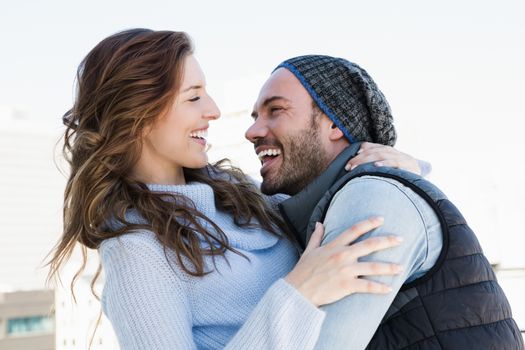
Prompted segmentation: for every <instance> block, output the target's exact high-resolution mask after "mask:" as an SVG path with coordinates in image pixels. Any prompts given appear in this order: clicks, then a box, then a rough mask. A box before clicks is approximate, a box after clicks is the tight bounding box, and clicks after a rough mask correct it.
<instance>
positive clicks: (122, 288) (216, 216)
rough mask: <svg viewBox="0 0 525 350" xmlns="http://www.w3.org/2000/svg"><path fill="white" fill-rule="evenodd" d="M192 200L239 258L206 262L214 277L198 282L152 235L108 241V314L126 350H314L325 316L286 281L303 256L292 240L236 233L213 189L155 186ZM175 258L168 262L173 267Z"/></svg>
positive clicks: (104, 256) (238, 230) (103, 250)
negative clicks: (216, 226) (287, 275)
mask: <svg viewBox="0 0 525 350" xmlns="http://www.w3.org/2000/svg"><path fill="white" fill-rule="evenodd" d="M150 189H151V190H153V191H170V192H177V193H181V194H184V195H186V196H187V197H189V198H191V199H192V200H193V201H194V203H195V204H196V206H197V208H198V209H199V210H200V211H201V212H202V213H204V214H205V215H206V216H208V217H209V218H210V219H211V220H213V221H214V222H215V223H216V224H217V225H218V226H219V227H221V229H222V230H223V231H224V232H225V233H226V235H227V236H228V239H229V243H230V245H231V246H232V247H234V248H236V249H237V250H239V251H240V252H241V253H243V254H244V255H246V256H247V257H248V259H249V260H247V259H246V258H244V257H242V256H239V255H237V254H235V253H232V252H229V251H228V252H226V259H224V258H220V257H219V258H215V266H214V265H213V261H212V258H211V257H207V258H206V266H207V269H208V270H209V271H213V272H211V273H210V274H208V275H206V276H204V277H192V276H190V275H188V274H186V273H184V272H183V271H182V270H181V269H180V267H179V266H178V264H177V261H176V259H175V258H174V253H173V252H172V251H167V256H166V255H165V253H164V249H163V247H162V245H161V244H160V243H159V242H158V240H157V239H156V238H155V236H154V234H153V233H152V232H149V231H138V232H135V233H130V234H126V235H123V236H121V237H118V238H112V239H108V240H105V241H104V242H103V243H102V245H101V247H100V249H99V251H100V255H101V259H102V265H103V268H104V272H105V275H106V282H105V285H104V290H103V293H102V306H103V310H104V313H105V314H106V315H107V316H108V318H109V319H110V320H111V323H112V325H113V328H114V330H115V332H116V334H117V337H118V340H119V344H120V347H121V349H122V350H128V349H141V350H145V349H170V350H171V349H222V348H228V349H301V350H302V349H313V347H314V345H315V343H316V341H317V338H318V337H319V332H320V329H321V324H322V322H323V319H324V312H323V311H321V310H319V309H318V308H316V307H315V306H314V305H313V304H311V303H310V302H309V301H307V300H306V299H304V298H303V296H302V295H301V294H300V293H298V292H297V291H296V290H295V289H294V288H293V287H292V286H290V285H289V284H288V283H286V282H285V281H284V280H283V279H282V277H284V276H285V275H286V274H287V273H288V272H289V271H290V270H291V269H292V267H293V266H294V265H295V263H296V262H297V259H298V254H297V252H296V250H295V249H294V247H293V246H292V245H291V244H290V243H289V242H288V241H286V240H285V239H281V238H278V237H276V236H274V235H272V234H270V233H268V232H265V231H263V230H260V229H245V228H242V229H241V228H239V227H237V226H236V225H235V224H234V223H233V221H232V218H231V216H229V215H227V214H224V213H222V212H219V211H217V210H216V208H215V201H214V196H213V191H212V189H211V187H209V186H208V185H205V184H199V183H191V184H188V185H184V186H163V185H150ZM168 260H169V262H168Z"/></svg>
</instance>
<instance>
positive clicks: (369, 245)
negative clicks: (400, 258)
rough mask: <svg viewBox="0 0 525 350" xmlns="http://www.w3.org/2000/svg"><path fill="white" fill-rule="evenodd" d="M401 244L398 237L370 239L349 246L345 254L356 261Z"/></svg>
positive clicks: (401, 239) (400, 238)
mask: <svg viewBox="0 0 525 350" xmlns="http://www.w3.org/2000/svg"><path fill="white" fill-rule="evenodd" d="M401 242H403V238H402V237H400V236H378V237H370V238H367V239H364V240H362V241H360V242H357V243H354V244H352V245H351V246H349V247H348V248H347V251H346V254H348V255H349V258H350V259H353V260H357V258H360V257H363V256H366V255H369V254H372V253H374V252H377V251H379V250H384V249H388V248H392V247H395V246H398V245H399V244H401Z"/></svg>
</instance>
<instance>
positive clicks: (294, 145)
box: [261, 120, 328, 195]
mask: <svg viewBox="0 0 525 350" xmlns="http://www.w3.org/2000/svg"><path fill="white" fill-rule="evenodd" d="M282 141H283V142H282V143H281V145H282V146H285V145H286V146H287V147H286V150H285V149H284V147H281V149H282V152H283V160H282V163H281V166H280V168H279V169H277V173H276V174H274V175H273V176H271V175H270V174H268V176H266V177H265V178H263V182H262V184H261V191H262V192H263V193H264V194H267V195H272V194H276V193H286V194H289V195H294V194H297V193H299V192H300V191H301V190H302V189H303V188H305V187H306V185H308V184H309V183H310V182H312V181H313V180H314V179H315V178H316V177H318V176H319V175H321V173H322V172H323V171H324V170H325V168H326V166H327V165H328V156H327V154H326V152H325V150H324V149H323V148H322V146H321V144H320V143H319V127H318V125H317V122H316V121H315V120H313V121H312V125H311V127H310V128H308V129H305V130H302V131H300V132H299V133H298V134H296V135H293V136H290V137H286V138H283V140H282Z"/></svg>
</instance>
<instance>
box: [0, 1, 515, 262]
mask: <svg viewBox="0 0 525 350" xmlns="http://www.w3.org/2000/svg"><path fill="white" fill-rule="evenodd" d="M524 18H525V1H523V0H521V1H518V0H515V1H512V0H501V1H498V2H496V1H472V0H463V1H457V0H455V1H452V0H443V1H433V2H429V1H421V0H420V1H330V0H323V1H308V0H305V1H284V0H282V1H274V0H270V1H259V2H253V1H226V0H223V1H201V2H198V1H159V0H150V1H145V0H143V1H140V2H139V1H100V0H96V1H89V2H87V1H52V0H49V1H42V0H41V1H36V0H33V1H23V0H21V1H9V2H8V1H5V0H4V1H2V4H1V5H0V45H1V46H0V114H2V113H4V115H1V116H0V120H2V118H3V117H5V114H6V113H5V111H9V110H13V109H14V110H16V111H18V112H17V113H18V114H19V115H23V116H25V117H26V118H27V119H29V120H30V121H32V122H34V123H35V124H37V125H41V127H42V128H46V129H47V128H49V130H57V129H58V127H59V125H60V123H59V121H60V118H61V116H62V114H63V113H64V112H65V111H66V110H67V109H68V108H70V106H71V103H72V98H73V87H74V76H75V71H76V67H77V65H78V64H79V62H80V61H81V60H82V58H83V57H84V56H85V55H86V54H87V52H88V51H89V50H90V49H91V48H92V47H93V46H94V45H95V44H96V43H98V42H99V41H100V40H101V39H103V38H104V37H106V36H108V35H110V34H113V33H114V32H116V31H119V30H122V29H126V28H131V27H148V28H152V29H170V30H184V31H186V32H188V33H189V34H190V35H191V36H192V38H193V39H194V42H195V46H196V54H197V57H198V59H199V60H200V62H201V65H202V67H203V69H204V71H205V73H206V75H207V79H208V84H209V89H210V92H211V94H212V96H215V97H216V100H217V102H218V104H219V106H220V107H222V110H223V112H235V111H239V110H244V109H249V108H251V106H252V104H253V102H254V99H255V97H256V95H257V89H258V87H259V85H260V84H261V83H262V81H264V79H265V77H266V76H268V74H269V73H270V72H271V70H272V69H273V68H274V67H275V66H276V65H277V64H278V63H279V62H281V61H282V60H284V59H286V58H288V57H291V56H296V55H299V54H307V53H319V54H329V55H335V56H341V57H345V58H347V59H349V60H351V61H354V62H356V63H358V64H360V65H361V66H363V67H364V68H365V69H367V70H368V72H369V73H370V74H371V75H372V77H374V79H375V80H376V82H377V83H378V85H379V86H380V87H381V88H382V90H383V92H384V93H385V95H386V96H387V98H388V99H389V101H390V104H391V106H392V108H393V111H394V116H395V118H396V119H395V120H396V126H397V129H398V134H399V141H398V146H399V147H400V148H401V149H402V150H405V151H407V152H409V153H411V154H414V155H416V156H418V157H420V158H423V159H427V160H429V161H431V162H432V164H433V165H434V174H433V177H432V179H433V180H434V181H436V182H437V183H438V184H443V185H444V186H443V187H444V189H445V192H447V193H448V194H449V196H451V197H452V199H455V200H456V199H457V202H458V204H459V206H460V208H462V209H464V211H465V212H466V214H468V215H467V217H473V218H475V219H474V226H477V228H478V229H479V231H480V232H481V233H480V236H481V237H482V240H484V241H485V242H488V243H487V244H486V247H485V249H486V250H488V251H489V252H490V253H491V254H492V255H493V256H495V257H496V260H498V259H499V260H501V255H503V254H502V253H499V252H497V251H499V250H500V249H501V246H500V244H503V243H501V242H500V241H501V240H502V239H499V237H495V239H494V240H489V239H487V238H486V237H489V236H490V235H491V234H494V233H500V232H502V231H503V232H507V233H508V232H513V234H514V236H508V237H507V240H506V241H505V244H509V249H510V251H512V249H514V253H513V254H514V255H513V256H514V258H513V259H511V260H512V262H510V263H509V264H511V265H525V263H523V264H522V262H523V260H522V258H521V253H520V252H521V246H523V245H524V244H525V240H524V239H523V237H524V236H523V234H524V233H525V232H523V229H521V228H520V227H522V226H523V225H522V224H521V225H520V224H517V223H516V221H517V220H516V218H519V217H521V215H523V211H524V210H525V205H524V204H523V196H524V195H525V185H524V184H523V181H524V180H525V162H524V156H523V154H522V152H523V150H525V141H524V138H523V134H524V131H525V130H524V125H525V123H524V122H523V120H524V118H525V113H524V101H525V97H524V96H523V95H524V92H525V88H524V85H523V84H524V82H525V68H524V62H525V20H524ZM2 111H4V112H2ZM246 118H249V117H248V113H247V114H246ZM217 123H220V121H218V122H217ZM238 136H239V135H238ZM239 137H240V136H239ZM503 167H507V168H509V169H510V170H509V173H510V175H509V174H507V172H506V171H504V170H500V169H503ZM519 198H521V199H519ZM483 218H490V222H489V221H487V222H485V221H484V219H483ZM494 218H496V219H494ZM487 220H488V219H487ZM509 239H510V240H509ZM516 239H519V242H518V243H519V244H515V243H516V242H514V241H513V240H516ZM511 255H512V254H511ZM518 260H519V261H518Z"/></svg>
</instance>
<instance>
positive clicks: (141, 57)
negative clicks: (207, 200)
mask: <svg viewBox="0 0 525 350" xmlns="http://www.w3.org/2000/svg"><path fill="white" fill-rule="evenodd" d="M192 52H193V48H192V44H191V41H190V39H189V38H188V36H187V35H186V34H185V33H184V32H172V31H152V30H149V29H131V30H126V31H122V32H119V33H117V34H114V35H112V36H110V37H108V38H106V39H104V40H102V41H101V42H100V43H99V44H98V45H97V46H96V47H95V48H94V49H93V50H92V51H91V52H90V53H89V54H88V55H87V56H86V57H85V58H84V60H83V61H82V62H81V64H80V66H79V68H78V72H77V83H78V85H77V92H76V99H75V102H74V105H73V107H72V108H71V110H69V111H68V112H67V113H66V114H65V115H64V117H63V121H64V124H65V125H66V130H65V134H64V145H63V154H64V157H65V158H66V160H67V162H68V163H69V166H70V173H69V178H68V180H67V184H66V189H65V193H64V211H63V219H64V227H63V234H62V237H61V239H60V240H59V242H58V243H57V245H56V246H55V248H54V250H53V251H52V252H51V253H50V256H51V258H50V260H49V266H50V272H49V277H48V278H49V279H51V278H53V277H58V275H59V270H60V267H61V266H62V265H63V264H64V263H65V262H66V261H67V260H68V259H69V258H70V256H71V254H72V251H73V249H74V248H75V246H76V245H77V243H80V246H81V248H82V253H83V264H82V266H81V267H80V269H79V271H78V272H77V273H76V275H75V277H74V278H73V281H72V282H71V289H72V290H73V286H74V284H75V281H76V280H77V279H78V277H79V276H80V275H81V273H82V271H83V270H84V268H85V266H86V260H87V249H88V248H90V249H97V248H98V247H99V246H100V244H101V242H102V241H104V240H105V239H108V238H112V237H117V236H121V235H124V234H126V233H129V232H130V231H133V230H137V229H147V230H151V231H152V232H154V233H155V235H156V237H157V238H158V240H159V241H160V242H162V244H163V246H164V248H165V254H166V249H171V250H173V251H174V252H175V255H176V257H177V262H178V264H179V265H180V266H181V267H182V268H183V269H184V271H185V272H187V273H189V274H191V275H193V276H204V275H205V274H207V273H209V272H210V271H205V269H204V256H209V255H212V256H224V253H225V252H226V251H227V250H230V251H233V252H236V253H238V254H240V253H239V252H237V251H236V250H235V249H234V248H232V247H231V246H230V245H229V244H228V239H227V236H226V235H225V234H224V232H223V231H222V230H221V228H220V227H218V226H217V225H216V224H215V223H213V221H211V220H210V219H209V218H207V217H206V216H205V215H204V214H202V213H201V212H200V211H199V210H198V209H197V208H196V207H195V205H194V204H193V203H192V201H191V200H190V199H189V198H186V197H184V196H182V195H176V194H169V193H158V192H152V191H150V190H149V189H148V187H147V186H146V184H144V183H142V182H140V181H138V180H137V179H134V178H132V177H131V175H130V174H131V169H132V167H133V166H134V165H135V164H136V162H137V161H138V159H139V156H140V154H141V149H142V135H143V133H144V130H146V128H147V127H148V126H150V125H152V124H153V123H155V121H156V120H158V118H160V117H162V116H163V113H164V112H165V111H166V109H167V107H168V106H169V105H170V104H171V102H172V101H173V99H174V98H175V97H176V95H177V91H178V89H179V88H180V84H181V80H182V73H183V69H184V66H183V64H184V59H185V58H186V57H187V56H188V55H190V54H192ZM183 171H184V176H185V179H186V181H196V182H201V183H206V184H208V185H210V186H211V187H212V188H213V192H214V196H215V201H216V206H217V208H218V209H219V210H222V211H224V212H227V213H229V214H231V215H232V217H233V220H234V222H235V224H236V225H238V226H240V227H253V226H257V227H261V228H263V229H265V230H267V231H269V232H272V233H274V234H277V235H279V234H282V233H281V232H287V231H286V227H285V225H284V223H283V222H282V220H281V218H280V216H279V215H278V214H277V212H276V211H274V210H272V209H271V208H270V206H269V205H268V204H267V203H266V201H265V200H264V198H263V196H262V195H261V193H260V192H259V190H258V189H257V188H256V186H254V184H253V183H252V182H251V181H250V180H249V179H247V177H246V176H245V175H244V174H243V173H242V171H241V170H239V169H237V168H235V167H232V166H231V165H229V164H228V163H227V162H225V161H224V160H223V161H220V162H218V163H216V164H213V165H211V164H208V165H207V166H206V167H205V168H203V169H187V168H185V169H183ZM130 210H133V211H136V213H138V214H139V215H140V216H141V218H143V219H145V222H147V224H142V223H140V224H139V223H136V222H130V221H128V220H127V219H126V213H129V211H130ZM203 220H204V221H205V222H208V223H209V224H210V225H211V226H212V228H213V230H211V231H213V232H210V231H208V230H206V229H205V228H204V227H203ZM108 222H116V223H118V225H117V227H118V228H115V225H108ZM200 238H201V239H202V238H204V239H205V240H206V242H207V243H208V244H207V245H206V246H208V247H209V248H203V245H202V243H201V239H200ZM100 270H101V267H100V265H99V269H98V271H97V273H96V275H95V277H94V278H93V280H92V283H91V288H92V290H93V287H94V284H95V282H96V280H97V278H98V276H99V273H100ZM73 295H74V294H73Z"/></svg>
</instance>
